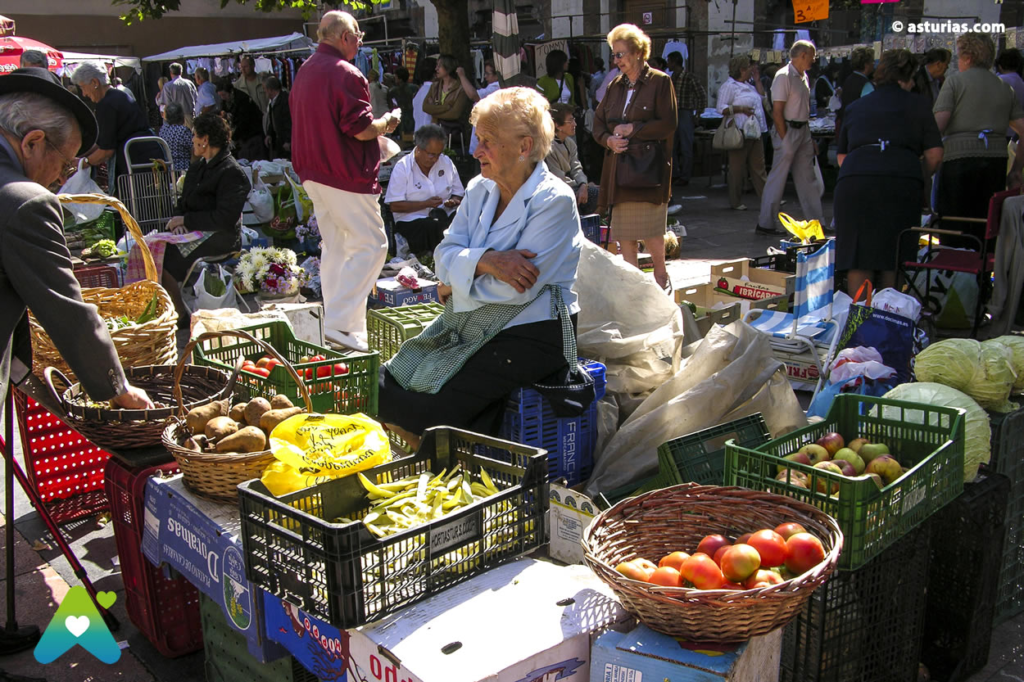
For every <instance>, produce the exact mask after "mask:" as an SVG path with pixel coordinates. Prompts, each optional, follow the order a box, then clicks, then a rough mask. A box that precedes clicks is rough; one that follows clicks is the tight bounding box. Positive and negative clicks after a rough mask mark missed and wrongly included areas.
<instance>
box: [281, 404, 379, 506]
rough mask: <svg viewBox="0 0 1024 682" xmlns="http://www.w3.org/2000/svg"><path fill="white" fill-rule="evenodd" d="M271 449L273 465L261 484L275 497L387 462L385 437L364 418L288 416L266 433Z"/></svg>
mask: <svg viewBox="0 0 1024 682" xmlns="http://www.w3.org/2000/svg"><path fill="white" fill-rule="evenodd" d="M270 450H271V451H272V452H273V453H274V457H276V458H277V460H278V461H277V462H274V463H273V464H272V465H271V466H269V467H267V469H266V470H265V471H264V472H263V476H262V478H261V480H262V481H263V485H265V486H267V489H268V490H269V491H270V492H271V493H272V494H273V495H275V496H280V495H284V494H285V493H290V492H294V491H296V490H301V489H303V488H308V487H310V486H313V485H317V484H318V483H323V482H324V481H327V480H330V479H332V478H340V477H341V476H348V475H349V474H354V473H356V472H357V471H365V470H366V469H370V468H372V467H375V466H377V465H378V464H384V463H385V462H390V461H391V444H390V443H389V442H388V437H387V434H385V433H384V429H383V428H382V427H381V425H380V424H379V423H377V422H376V421H374V420H373V419H371V418H370V417H367V416H366V415H365V414H297V415H295V416H293V417H289V418H288V419H286V420H284V421H283V422H281V423H280V424H278V425H277V427H276V428H275V429H274V430H273V432H272V433H271V434H270Z"/></svg>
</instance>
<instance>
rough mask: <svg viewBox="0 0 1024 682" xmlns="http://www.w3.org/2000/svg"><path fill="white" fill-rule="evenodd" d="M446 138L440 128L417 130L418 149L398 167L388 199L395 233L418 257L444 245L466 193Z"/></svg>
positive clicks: (394, 171)
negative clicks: (457, 209)
mask: <svg viewBox="0 0 1024 682" xmlns="http://www.w3.org/2000/svg"><path fill="white" fill-rule="evenodd" d="M445 139H446V137H445V134H444V131H442V130H441V126H438V125H434V124H431V125H426V126H423V127H422V128H420V129H419V130H417V131H416V134H415V137H414V140H415V142H416V146H415V147H414V148H413V152H412V154H407V155H406V156H404V157H403V158H402V159H401V160H399V161H398V163H396V164H395V168H394V170H393V171H391V179H390V180H389V181H388V191H387V194H386V195H385V196H384V203H386V204H388V205H389V206H390V208H391V213H392V214H393V215H394V217H395V232H397V233H398V234H400V235H402V236H403V237H405V239H406V241H408V242H409V249H410V250H411V251H412V252H413V253H415V254H420V253H427V252H431V251H433V250H434V247H435V246H437V245H438V244H440V243H441V240H442V239H444V231H445V230H446V229H448V224H449V223H451V220H452V214H453V213H455V209H456V208H457V207H458V206H459V204H460V203H461V202H462V197H463V196H464V195H465V193H466V191H465V190H464V189H463V187H462V180H460V179H459V174H458V173H457V172H456V170H455V165H454V164H453V163H452V160H451V159H450V158H448V157H447V156H446V155H445V154H443V153H442V152H443V150H444V143H445Z"/></svg>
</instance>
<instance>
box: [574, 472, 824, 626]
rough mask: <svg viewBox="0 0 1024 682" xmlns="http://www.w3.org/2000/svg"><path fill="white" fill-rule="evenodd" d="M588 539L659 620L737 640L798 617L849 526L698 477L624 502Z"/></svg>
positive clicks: (645, 615) (591, 549) (649, 617)
mask: <svg viewBox="0 0 1024 682" xmlns="http://www.w3.org/2000/svg"><path fill="white" fill-rule="evenodd" d="M582 543H583V549H584V553H585V554H584V560H585V562H586V564H587V565H588V566H589V567H590V568H591V570H593V571H594V573H596V574H597V576H598V577H599V578H600V579H601V580H603V581H604V582H605V583H607V584H608V586H609V587H611V589H612V590H613V591H614V592H615V594H616V596H618V598H619V601H620V602H622V605H623V606H624V607H625V608H626V609H627V610H628V611H630V612H631V613H633V614H634V615H636V616H637V618H639V619H640V621H641V622H643V623H644V624H645V625H647V626H648V627H650V628H651V629H652V630H656V631H658V632H662V633H665V634H667V635H671V636H673V637H677V638H683V639H687V640H689V641H695V642H709V643H731V642H743V641H746V640H748V639H750V638H751V637H756V636H758V635H764V634H767V633H769V632H771V631H772V630H775V629H777V628H780V627H782V626H784V625H786V624H787V623H788V622H789V621H791V620H792V619H794V618H796V617H797V616H798V615H799V614H800V611H801V609H802V608H803V606H804V604H805V603H806V601H807V599H808V598H809V597H810V595H811V593H812V592H813V591H814V590H815V589H817V588H818V587H819V586H820V585H822V584H823V583H824V582H825V581H826V580H827V579H828V577H829V576H830V575H831V574H832V572H833V571H834V570H835V568H836V565H837V563H838V561H839V554H840V552H841V551H842V547H843V534H842V531H841V530H840V529H839V524H838V523H837V522H836V520H835V519H833V518H832V517H830V516H828V515H827V514H825V513H824V512H822V511H820V510H819V509H817V508H815V507H812V506H811V505H809V504H805V503H803V502H799V501H797V500H794V499H792V498H789V497H784V496H782V495H775V494H772V493H764V492H756V491H752V490H746V489H744V488H732V487H722V486H702V485H697V484H695V483H689V484H685V485H678V486H672V487H670V488H663V489H661V490H655V491H652V492H649V493H644V494H642V495H639V496H637V497H632V498H628V499H626V500H623V501H621V502H619V503H618V504H616V505H614V506H612V507H611V508H609V509H607V510H606V511H604V512H602V513H601V514H600V515H599V516H597V517H596V518H595V519H594V521H593V522H592V523H591V524H590V526H589V527H588V528H587V529H586V530H585V531H584V534H583V540H582Z"/></svg>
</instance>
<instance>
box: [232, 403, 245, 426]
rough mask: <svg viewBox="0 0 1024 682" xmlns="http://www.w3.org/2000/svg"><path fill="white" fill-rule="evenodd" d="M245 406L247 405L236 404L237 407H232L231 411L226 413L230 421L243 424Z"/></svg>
mask: <svg viewBox="0 0 1024 682" xmlns="http://www.w3.org/2000/svg"><path fill="white" fill-rule="evenodd" d="M247 404H248V403H238V404H237V405H235V406H233V407H232V408H231V411H230V412H228V416H229V417H231V418H232V419H234V420H235V421H236V422H238V423H239V424H244V423H245V406H246V405H247Z"/></svg>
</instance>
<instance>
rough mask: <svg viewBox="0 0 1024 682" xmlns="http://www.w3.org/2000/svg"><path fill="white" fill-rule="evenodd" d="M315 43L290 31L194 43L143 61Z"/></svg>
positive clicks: (310, 46) (279, 49)
mask: <svg viewBox="0 0 1024 682" xmlns="http://www.w3.org/2000/svg"><path fill="white" fill-rule="evenodd" d="M314 47H315V43H314V42H313V41H312V40H310V39H309V38H307V37H306V36H304V35H302V34H301V33H292V34H291V35H287V36H279V37H277V38H258V39H256V40H239V41H235V42H231V43H217V44H215V45H195V46H193V47H180V48H178V49H176V50H170V51H168V52H162V53H160V54H154V55H150V56H149V57H143V58H142V61H144V62H166V61H171V60H184V59H197V58H199V57H223V56H226V55H232V54H242V53H243V52H252V53H260V52H263V53H266V52H283V51H285V50H301V49H308V50H310V51H312V50H313V49H314Z"/></svg>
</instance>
